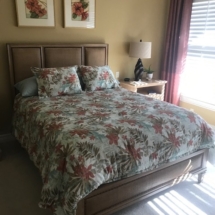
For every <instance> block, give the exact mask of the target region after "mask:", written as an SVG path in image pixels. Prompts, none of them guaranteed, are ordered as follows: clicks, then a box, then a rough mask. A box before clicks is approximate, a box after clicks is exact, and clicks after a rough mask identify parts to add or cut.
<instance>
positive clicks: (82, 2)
mask: <svg viewBox="0 0 215 215" xmlns="http://www.w3.org/2000/svg"><path fill="white" fill-rule="evenodd" d="M64 27H65V28H67V27H75V28H95V0H64Z"/></svg>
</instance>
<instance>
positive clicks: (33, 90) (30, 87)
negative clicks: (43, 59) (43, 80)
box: [14, 76, 38, 97]
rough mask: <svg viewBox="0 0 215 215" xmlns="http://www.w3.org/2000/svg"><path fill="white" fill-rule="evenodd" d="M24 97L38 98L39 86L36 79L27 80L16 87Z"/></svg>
mask: <svg viewBox="0 0 215 215" xmlns="http://www.w3.org/2000/svg"><path fill="white" fill-rule="evenodd" d="M14 87H15V88H16V89H17V90H18V91H19V92H20V94H21V95H22V96H23V97H28V96H38V86H37V80H36V77H35V76H33V77H30V78H26V79H24V80H23V81H20V82H18V83H16V84H15V85H14Z"/></svg>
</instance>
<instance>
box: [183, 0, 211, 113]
mask: <svg viewBox="0 0 215 215" xmlns="http://www.w3.org/2000/svg"><path fill="white" fill-rule="evenodd" d="M181 95H182V96H181V99H182V100H183V99H184V98H187V99H190V101H191V100H192V101H194V102H195V103H198V104H201V105H200V106H208V107H209V106H210V107H212V108H213V109H215V0H194V1H193V6H192V15H191V23H190V33H189V42H188V52H187V57H186V65H185V68H184V72H183V74H182V79H181Z"/></svg>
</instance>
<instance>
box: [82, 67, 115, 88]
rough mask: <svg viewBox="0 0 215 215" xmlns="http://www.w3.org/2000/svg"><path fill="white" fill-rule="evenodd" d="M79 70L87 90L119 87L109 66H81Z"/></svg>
mask: <svg viewBox="0 0 215 215" xmlns="http://www.w3.org/2000/svg"><path fill="white" fill-rule="evenodd" d="M79 68H80V73H81V76H82V79H83V82H84V83H85V85H86V90H89V91H96V90H103V89H110V88H114V87H118V86H119V84H118V81H117V80H116V79H115V78H114V75H113V72H112V71H111V69H110V68H109V66H80V67H79Z"/></svg>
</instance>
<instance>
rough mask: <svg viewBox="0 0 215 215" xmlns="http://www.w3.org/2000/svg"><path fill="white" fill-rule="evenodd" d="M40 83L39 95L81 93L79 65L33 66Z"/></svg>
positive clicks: (43, 96) (42, 96) (50, 95)
mask: <svg viewBox="0 0 215 215" xmlns="http://www.w3.org/2000/svg"><path fill="white" fill-rule="evenodd" d="M31 70H32V72H33V73H34V74H35V76H36V79H37V83H38V94H39V97H41V98H45V97H52V96H61V95H71V94H76V93H81V92H82V90H81V85H80V82H79V78H78V75H77V66H73V67H59V68H36V67H32V68H31Z"/></svg>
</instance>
